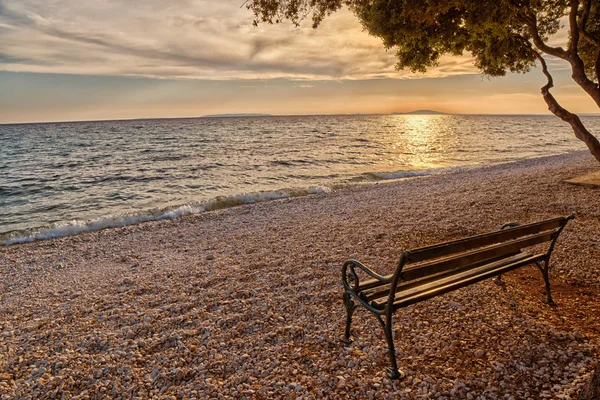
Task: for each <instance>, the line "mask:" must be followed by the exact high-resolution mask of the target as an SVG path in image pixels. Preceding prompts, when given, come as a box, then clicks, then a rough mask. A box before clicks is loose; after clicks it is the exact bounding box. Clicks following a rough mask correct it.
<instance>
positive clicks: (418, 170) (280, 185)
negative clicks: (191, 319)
mask: <svg viewBox="0 0 600 400" xmlns="http://www.w3.org/2000/svg"><path fill="white" fill-rule="evenodd" d="M583 120H584V123H585V124H586V125H587V126H588V127H590V129H591V130H592V131H594V130H595V131H598V128H599V127H600V117H587V118H584V119H583ZM580 149H585V146H584V145H583V144H582V143H581V142H580V141H578V140H577V139H576V138H575V137H574V135H573V133H572V131H571V130H570V128H569V126H568V125H567V124H565V123H564V122H562V121H560V120H559V119H558V118H556V117H553V116H490V115H342V116H281V117H280V116H272V117H229V118H188V119H156V120H128V121H99V122H69V123H44V124H13V125H0V243H3V244H12V243H18V242H23V241H30V240H35V239H42V238H50V237H57V236H65V235H72V234H77V233H81V232H85V231H91V230H97V229H102V228H105V227H115V226H124V225H129V224H134V223H139V222H143V221H149V220H156V219H163V218H174V217H177V216H180V215H184V214H193V213H199V212H205V211H210V210H214V209H218V208H223V207H229V206H235V205H240V204H244V203H252V202H257V201H265V200H272V199H279V198H284V197H291V196H300V195H308V194H313V193H324V192H328V191H330V190H332V189H333V188H337V187H340V186H343V185H348V184H356V183H361V182H372V181H377V180H385V179H399V178H405V177H414V176H425V175H429V174H437V173H444V172H446V171H450V170H454V169H457V168H469V167H473V166H476V165H481V164H494V163H501V162H507V161H512V160H517V159H522V158H530V157H540V156H545V155H552V154H560V153H565V152H569V151H573V150H580Z"/></svg>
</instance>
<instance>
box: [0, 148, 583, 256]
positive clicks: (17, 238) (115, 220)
mask: <svg viewBox="0 0 600 400" xmlns="http://www.w3.org/2000/svg"><path fill="white" fill-rule="evenodd" d="M579 153H581V154H586V153H587V151H585V150H574V151H570V152H567V153H563V154H559V155H551V156H536V157H529V158H524V159H516V160H505V161H499V162H496V163H492V164H474V165H465V166H455V167H439V168H427V169H412V170H411V169H401V170H393V171H375V172H364V173H362V174H360V175H356V176H355V177H354V178H347V179H346V180H343V181H340V182H339V183H331V182H330V183H329V185H319V186H307V187H297V188H279V189H273V190H265V191H258V192H248V193H238V194H232V195H227V196H217V197H214V198H212V199H208V200H203V201H197V202H188V203H185V204H180V205H176V206H170V207H165V208H154V209H147V210H142V211H139V212H136V213H124V214H118V215H106V216H102V217H98V218H93V219H72V220H69V221H65V222H58V223H54V224H51V225H41V226H38V227H34V228H28V229H24V230H15V231H7V232H3V233H2V232H0V246H12V245H14V244H19V243H29V242H37V241H40V240H49V239H56V238H61V237H68V236H76V235H80V234H83V233H87V232H95V231H100V230H104V229H114V228H122V227H126V226H131V225H138V224H142V223H145V222H150V221H161V220H168V219H176V218H180V217H182V216H186V215H197V214H202V213H205V212H211V211H215V210H220V209H223V208H231V207H238V206H242V205H246V204H255V203H262V202H269V201H273V200H281V199H287V198H294V197H302V196H311V195H316V194H323V193H330V192H332V191H339V190H346V189H349V188H350V189H351V188H352V187H354V186H360V185H377V184H380V183H393V182H396V181H402V180H406V179H413V178H426V177H429V176H432V175H440V174H452V173H456V172H461V171H463V172H465V171H467V172H468V171H471V170H476V169H479V168H487V167H494V166H500V165H505V164H509V165H510V164H513V163H519V162H522V161H526V160H532V159H537V158H542V159H543V158H547V157H556V156H559V157H560V156H567V155H571V154H579Z"/></svg>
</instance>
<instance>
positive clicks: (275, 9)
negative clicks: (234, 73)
mask: <svg viewBox="0 0 600 400" xmlns="http://www.w3.org/2000/svg"><path fill="white" fill-rule="evenodd" d="M246 4H247V7H248V8H249V9H251V10H252V11H253V12H254V15H255V21H254V22H255V24H259V23H279V22H282V21H283V20H290V21H292V22H293V23H294V24H296V25H298V24H299V23H300V22H301V21H302V20H304V19H307V18H311V19H312V23H313V26H314V27H315V28H316V27H318V25H319V24H320V23H321V22H322V21H323V19H324V18H326V17H327V16H328V15H330V14H331V13H333V12H335V11H337V10H338V9H340V8H341V7H343V6H346V7H348V8H349V9H351V10H352V11H353V12H354V14H355V15H356V17H357V18H358V20H359V21H360V23H361V24H362V25H363V27H364V28H365V29H366V30H367V31H368V32H369V33H370V34H371V35H374V36H377V37H379V38H381V39H382V41H383V45H384V46H385V47H386V48H387V49H395V51H396V57H397V64H396V67H397V68H398V69H409V70H411V71H413V72H426V71H427V69H428V68H430V67H433V66H436V65H437V64H438V63H439V60H440V57H441V56H443V55H446V54H449V55H455V56H456V55H461V54H463V53H464V52H468V53H470V54H472V56H473V59H474V63H475V66H476V67H477V68H479V70H480V71H481V73H483V74H486V75H489V76H503V75H505V74H506V72H507V71H510V72H522V73H524V72H528V71H530V69H531V67H533V66H534V65H536V63H539V64H540V65H541V67H542V72H543V73H544V74H545V76H546V78H547V79H548V83H547V84H546V85H545V86H544V87H543V88H542V95H543V98H544V100H545V101H546V103H547V105H548V109H549V110H550V111H551V112H553V113H554V114H555V115H557V116H558V117H560V118H561V119H563V120H564V121H566V122H568V123H569V124H570V125H571V127H572V128H573V131H574V132H575V135H576V136H577V137H578V138H579V139H581V140H583V141H584V142H585V143H586V145H587V146H588V148H589V149H590V151H591V153H592V154H593V155H594V156H595V157H596V159H598V161H600V142H598V140H597V139H596V138H595V137H594V136H593V135H592V134H591V133H590V132H589V131H588V130H587V129H586V128H585V127H584V126H583V124H582V123H581V121H580V120H579V118H578V117H577V115H575V114H573V113H571V112H569V111H567V110H566V109H564V108H563V107H561V106H560V104H559V103H558V102H557V100H556V99H555V98H554V97H553V96H552V94H551V93H550V89H551V88H552V86H553V80H552V76H551V75H550V73H549V71H548V68H547V65H546V62H545V59H544V57H543V55H547V56H548V55H549V56H554V57H558V58H560V59H563V60H565V61H567V62H568V63H569V64H570V66H571V71H572V78H573V80H574V81H575V82H576V83H577V84H578V85H579V86H580V87H581V88H582V89H583V90H584V91H585V92H586V93H587V94H588V95H589V96H590V97H591V98H592V99H593V100H594V101H595V102H596V104H597V105H598V106H599V107H600V87H599V85H598V83H597V79H598V77H599V76H600V0H584V1H579V0H495V1H481V0H447V1H446V0H248V1H247V3H246ZM561 22H563V23H564V24H565V26H566V28H567V29H568V31H569V42H568V43H567V44H566V47H565V48H563V47H554V46H551V45H549V44H548V41H549V39H550V37H551V36H552V35H554V34H555V33H557V32H558V30H559V29H560V28H561Z"/></svg>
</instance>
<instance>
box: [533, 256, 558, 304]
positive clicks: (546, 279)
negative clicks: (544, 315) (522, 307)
mask: <svg viewBox="0 0 600 400" xmlns="http://www.w3.org/2000/svg"><path fill="white" fill-rule="evenodd" d="M536 264H537V266H538V268H539V269H540V271H541V272H542V276H543V277H544V283H545V284H546V302H548V304H550V305H551V306H556V303H555V302H554V300H553V299H552V293H551V292H550V274H549V271H548V260H546V261H545V262H544V265H542V264H541V263H539V262H536Z"/></svg>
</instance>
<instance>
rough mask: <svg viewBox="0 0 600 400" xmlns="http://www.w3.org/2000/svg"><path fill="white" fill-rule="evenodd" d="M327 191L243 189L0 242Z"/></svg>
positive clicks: (4, 237)
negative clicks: (250, 190)
mask: <svg viewBox="0 0 600 400" xmlns="http://www.w3.org/2000/svg"><path fill="white" fill-rule="evenodd" d="M329 192H331V189H330V188H328V187H326V186H313V187H309V188H292V189H281V190H275V191H265V192H253V193H243V194H237V195H232V196H219V197H216V198H214V199H211V200H208V201H204V202H200V203H190V204H185V205H182V206H178V207H172V208H167V209H154V210H149V211H144V212H141V213H136V214H126V215H111V216H106V217H101V218H96V219H92V220H73V221H69V222H66V223H58V224H53V225H51V226H47V227H41V228H38V229H30V230H25V231H13V232H8V233H6V234H1V235H0V244H3V245H5V246H10V245H12V244H17V243H27V242H33V241H36V240H44V239H54V238H59V237H65V236H74V235H78V234H81V233H85V232H93V231H99V230H101V229H107V228H120V227H124V226H128V225H135V224H139V223H142V222H149V221H158V220H164V219H173V218H178V217H181V216H184V215H192V214H199V213H202V212H207V211H215V210H220V209H224V208H229V207H235V206H240V205H244V204H252V203H260V202H264V201H270V200H279V199H285V198H291V197H300V196H308V195H313V194H323V193H329Z"/></svg>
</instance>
